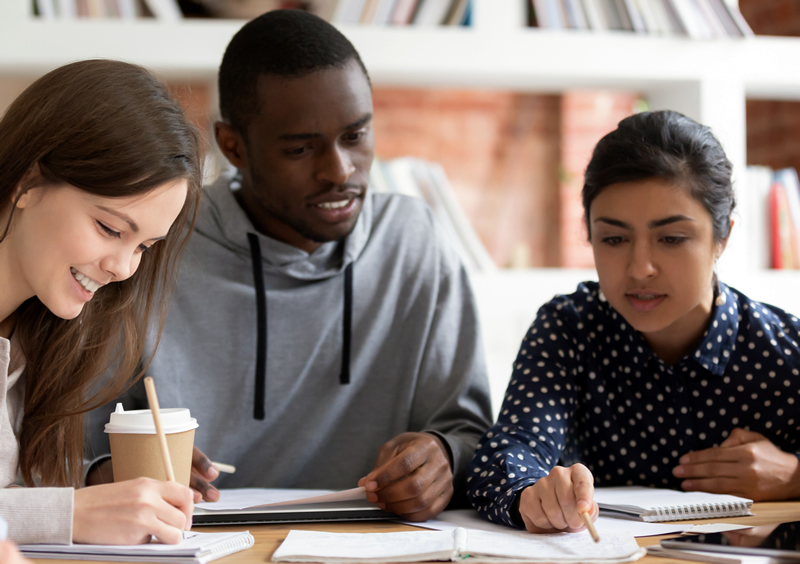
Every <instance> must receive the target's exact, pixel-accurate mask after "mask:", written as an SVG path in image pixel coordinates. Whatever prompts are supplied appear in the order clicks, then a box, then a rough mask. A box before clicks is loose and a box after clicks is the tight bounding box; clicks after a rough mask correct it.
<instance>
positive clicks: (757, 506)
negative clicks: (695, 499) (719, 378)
mask: <svg viewBox="0 0 800 564" xmlns="http://www.w3.org/2000/svg"><path fill="white" fill-rule="evenodd" d="M753 513H755V515H751V516H748V517H732V518H728V519H708V520H700V521H698V520H694V521H691V522H692V523H695V524H697V523H739V524H742V525H754V526H755V525H766V524H769V523H779V522H788V521H800V501H784V502H768V503H754V504H753ZM243 529H244V527H199V528H198V530H199V531H209V532H210V531H241V530H243ZM247 529H248V530H249V531H250V533H251V534H252V535H253V537H254V538H255V541H256V543H255V546H253V548H251V549H249V550H245V551H243V552H237V553H236V554H232V555H231V556H228V557H226V558H222V559H220V560H215V561H214V562H219V563H221V564H245V563H246V564H256V563H258V564H262V563H265V562H271V560H270V558H271V557H272V553H273V552H275V550H276V549H277V548H278V545H280V543H281V542H282V541H283V539H284V538H286V535H287V534H289V531H290V530H292V529H305V530H312V531H329V532H335V533H392V532H397V531H415V530H420V529H418V528H416V527H411V526H408V525H402V524H399V523H393V522H391V521H375V522H370V523H364V522H361V523H294V524H286V525H254V526H249V527H247ZM576 534H587V533H576ZM662 538H666V537H644V538H639V539H636V540H637V541H638V542H639V545H641V546H650V545H653V544H658V542H659V541H660V540H661V539H662ZM670 560H671V562H674V563H676V564H677V563H678V562H686V563H687V564H689V561H686V560H672V559H670ZM666 561H667V560H666V559H664V558H660V557H655V556H645V557H644V558H642V559H641V560H639V561H638V563H637V564H664V563H665V562H666ZM34 562H37V563H38V564H58V563H75V562H78V561H76V560H34ZM691 564H696V563H691Z"/></svg>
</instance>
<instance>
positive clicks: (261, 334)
mask: <svg viewBox="0 0 800 564" xmlns="http://www.w3.org/2000/svg"><path fill="white" fill-rule="evenodd" d="M247 240H248V241H249V242H250V257H251V259H252V260H253V281H254V282H255V286H256V307H257V308H258V318H257V327H258V332H257V333H256V339H257V340H256V392H255V399H254V402H253V417H254V418H255V419H260V420H263V419H264V396H265V395H266V390H267V293H266V291H265V290H264V267H263V266H262V264H261V243H259V241H258V235H256V234H255V233H248V234H247Z"/></svg>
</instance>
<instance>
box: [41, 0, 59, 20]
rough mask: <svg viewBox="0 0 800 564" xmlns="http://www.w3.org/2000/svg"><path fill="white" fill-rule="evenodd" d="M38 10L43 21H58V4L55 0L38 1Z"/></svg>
mask: <svg viewBox="0 0 800 564" xmlns="http://www.w3.org/2000/svg"><path fill="white" fill-rule="evenodd" d="M36 10H37V11H38V12H39V17H40V18H42V19H43V20H54V19H56V3H55V1H54V0H36Z"/></svg>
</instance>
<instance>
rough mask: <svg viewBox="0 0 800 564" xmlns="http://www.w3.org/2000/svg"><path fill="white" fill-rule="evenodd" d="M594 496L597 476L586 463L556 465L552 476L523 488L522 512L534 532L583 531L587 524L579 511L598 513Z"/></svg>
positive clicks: (527, 527) (520, 508)
mask: <svg viewBox="0 0 800 564" xmlns="http://www.w3.org/2000/svg"><path fill="white" fill-rule="evenodd" d="M593 498H594V486H593V477H592V474H591V472H590V471H589V469H588V468H586V467H585V466H583V465H582V464H575V465H573V466H570V467H569V468H564V467H563V466H556V467H555V468H553V469H552V470H551V471H550V474H549V475H548V476H546V477H545V478H542V479H540V480H539V481H538V482H536V483H535V484H534V485H533V486H529V487H528V488H526V489H525V490H523V492H522V494H521V498H520V506H519V511H520V516H521V517H522V520H523V522H524V523H525V527H526V529H527V530H528V531H530V532H533V533H544V532H552V531H553V530H558V531H564V530H568V531H579V530H582V529H583V528H584V527H585V526H586V525H585V524H584V522H583V519H582V518H581V516H580V513H579V512H588V513H589V514H590V517H592V518H593V519H595V518H596V517H597V514H598V509H597V504H595V503H594V500H593Z"/></svg>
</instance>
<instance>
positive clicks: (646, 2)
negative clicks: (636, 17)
mask: <svg viewBox="0 0 800 564" xmlns="http://www.w3.org/2000/svg"><path fill="white" fill-rule="evenodd" d="M633 1H634V3H635V4H636V7H637V8H638V10H639V14H640V15H641V16H642V21H643V22H644V27H645V29H647V33H648V34H650V35H663V34H664V30H663V29H662V28H661V22H660V21H659V20H658V17H657V15H656V13H655V11H654V10H653V2H652V0H633Z"/></svg>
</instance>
